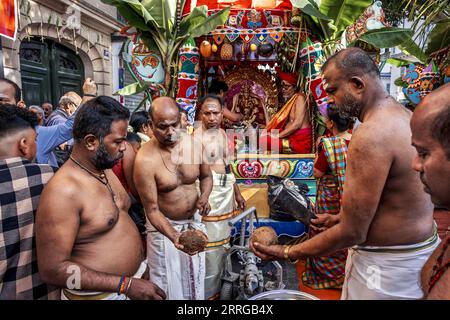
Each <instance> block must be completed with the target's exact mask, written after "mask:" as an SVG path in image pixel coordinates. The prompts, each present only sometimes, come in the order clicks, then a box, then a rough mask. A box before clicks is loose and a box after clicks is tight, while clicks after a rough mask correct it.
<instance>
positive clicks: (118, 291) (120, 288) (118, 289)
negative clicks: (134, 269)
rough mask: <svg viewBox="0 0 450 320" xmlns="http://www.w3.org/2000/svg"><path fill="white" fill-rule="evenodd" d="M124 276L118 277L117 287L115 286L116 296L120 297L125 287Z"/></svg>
mask: <svg viewBox="0 0 450 320" xmlns="http://www.w3.org/2000/svg"><path fill="white" fill-rule="evenodd" d="M125 278H126V277H125V276H121V277H120V281H119V285H118V286H117V295H119V296H120V295H121V294H122V291H123V287H124V285H125Z"/></svg>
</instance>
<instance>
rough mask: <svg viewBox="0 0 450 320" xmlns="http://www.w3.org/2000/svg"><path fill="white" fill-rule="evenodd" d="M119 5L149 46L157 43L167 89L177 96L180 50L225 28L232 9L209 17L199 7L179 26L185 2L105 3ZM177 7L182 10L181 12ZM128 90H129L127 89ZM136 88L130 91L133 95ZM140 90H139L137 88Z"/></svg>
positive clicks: (123, 0) (117, 0)
mask: <svg viewBox="0 0 450 320" xmlns="http://www.w3.org/2000/svg"><path fill="white" fill-rule="evenodd" d="M102 2H103V3H106V4H109V5H112V6H115V7H116V8H117V10H118V11H119V12H120V14H121V15H122V16H123V17H124V18H125V19H126V20H127V21H128V23H129V24H130V25H131V26H133V27H135V28H136V30H137V32H139V33H140V34H141V38H142V39H143V41H144V42H146V43H147V44H150V42H153V43H154V44H156V46H157V48H158V50H159V52H160V54H161V59H162V62H163V66H164V70H165V72H166V83H165V88H166V90H167V92H168V93H169V95H171V96H174V95H175V82H174V78H175V77H174V76H175V75H176V74H177V68H178V64H177V63H176V62H177V61H178V56H179V52H178V51H179V49H180V47H181V45H182V44H183V43H184V41H186V40H187V39H188V38H190V37H199V36H202V35H205V34H208V33H209V32H211V31H213V30H214V29H215V28H216V27H217V26H220V25H223V24H224V23H225V21H226V20H227V19H228V15H229V13H230V9H229V8H226V9H223V10H221V11H220V12H218V13H215V14H212V15H211V16H208V14H207V7H206V6H202V7H198V8H195V9H194V10H193V12H192V13H191V14H190V15H188V16H187V17H185V18H184V19H183V20H182V21H181V22H180V24H179V25H178V23H177V21H179V18H180V17H181V11H182V10H183V8H184V4H185V0H176V1H175V0H142V1H139V0H102ZM177 4H179V7H178V8H179V9H178V10H177ZM124 89H125V88H124ZM132 89H133V88H130V92H132V91H133V90H132ZM134 89H136V90H137V87H136V88H134Z"/></svg>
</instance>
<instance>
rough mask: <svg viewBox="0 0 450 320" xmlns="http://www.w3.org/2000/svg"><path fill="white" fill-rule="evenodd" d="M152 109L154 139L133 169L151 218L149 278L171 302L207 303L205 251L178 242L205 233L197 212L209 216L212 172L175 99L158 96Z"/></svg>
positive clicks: (144, 149)
mask: <svg viewBox="0 0 450 320" xmlns="http://www.w3.org/2000/svg"><path fill="white" fill-rule="evenodd" d="M150 110H151V111H150V118H151V127H152V131H153V134H154V137H155V139H152V140H150V141H149V142H147V143H146V144H145V145H144V146H143V147H142V148H141V150H140V151H139V153H138V155H137V156H136V162H135V165H134V181H135V185H136V189H137V191H138V193H139V196H140V198H141V200H142V204H143V206H144V209H145V214H146V216H147V219H148V223H147V231H148V233H147V256H148V264H149V268H150V280H152V281H154V282H155V283H156V284H157V285H158V286H160V287H161V288H162V289H163V290H164V291H165V292H166V294H167V297H168V299H169V300H185V299H187V300H203V299H204V298H205V294H204V281H205V253H204V252H200V253H197V252H190V251H189V250H188V248H185V247H184V246H183V245H182V244H180V243H179V238H180V235H181V233H182V232H183V231H184V230H186V229H188V228H193V229H199V230H201V231H203V232H206V230H205V229H204V225H203V224H201V223H199V222H198V220H199V218H200V216H199V215H198V213H199V214H201V215H207V214H208V213H209V210H210V206H209V204H208V197H209V194H210V193H211V189H212V176H211V170H210V168H209V165H207V164H202V161H201V145H199V146H198V148H194V138H193V136H192V135H188V134H187V133H182V132H181V131H184V130H181V124H180V110H179V108H178V107H177V105H176V103H175V101H174V100H173V99H171V98H168V97H160V98H157V99H155V100H154V101H153V103H152V106H151V109H150ZM197 180H200V192H201V194H200V195H199V194H198V192H197V188H196V181H197ZM196 220H197V221H196ZM183 251H184V252H183Z"/></svg>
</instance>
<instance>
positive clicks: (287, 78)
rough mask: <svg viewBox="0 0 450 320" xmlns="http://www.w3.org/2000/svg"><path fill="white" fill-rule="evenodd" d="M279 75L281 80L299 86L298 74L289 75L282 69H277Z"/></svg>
mask: <svg viewBox="0 0 450 320" xmlns="http://www.w3.org/2000/svg"><path fill="white" fill-rule="evenodd" d="M276 70H277V73H278V75H279V77H280V79H281V80H284V81H287V82H289V83H290V84H292V85H293V86H295V85H297V81H298V74H297V73H288V72H283V71H282V70H281V68H280V67H276Z"/></svg>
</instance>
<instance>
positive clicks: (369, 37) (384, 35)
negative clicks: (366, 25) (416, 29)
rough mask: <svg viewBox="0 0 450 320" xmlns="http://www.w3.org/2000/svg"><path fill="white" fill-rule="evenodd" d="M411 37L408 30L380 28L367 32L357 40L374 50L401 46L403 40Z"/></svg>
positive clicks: (410, 32)
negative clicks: (374, 48) (372, 47)
mask: <svg viewBox="0 0 450 320" xmlns="http://www.w3.org/2000/svg"><path fill="white" fill-rule="evenodd" d="M411 37H412V31H411V30H410V29H402V28H381V29H376V30H369V31H367V32H366V33H364V34H363V35H362V36H361V37H360V38H359V39H358V40H359V41H364V42H367V43H369V44H371V45H373V46H374V47H376V48H392V47H396V46H398V45H401V44H402V43H403V42H405V39H408V38H411Z"/></svg>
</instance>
